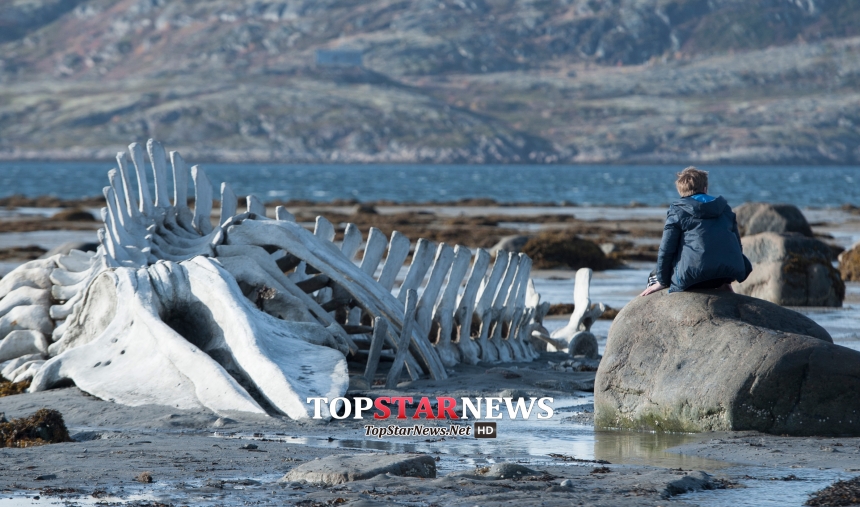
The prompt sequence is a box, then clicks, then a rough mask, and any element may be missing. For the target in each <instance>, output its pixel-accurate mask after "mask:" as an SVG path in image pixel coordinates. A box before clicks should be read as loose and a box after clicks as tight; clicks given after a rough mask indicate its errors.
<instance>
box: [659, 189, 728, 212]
mask: <svg viewBox="0 0 860 507" xmlns="http://www.w3.org/2000/svg"><path fill="white" fill-rule="evenodd" d="M728 205H729V203H728V202H726V200H725V199H724V198H723V196H718V197H711V196H709V195H705V194H697V195H695V196H688V197H682V198H681V199H679V200H677V201H675V202H673V203H672V206H675V207H676V208H678V209H681V210H682V211H685V212H687V213H689V214H690V215H692V216H694V217H696V218H715V217H718V216H720V215H721V214H722V212H723V211H724V210H725V209H726V206H728Z"/></svg>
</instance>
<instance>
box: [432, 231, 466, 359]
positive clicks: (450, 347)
mask: <svg viewBox="0 0 860 507" xmlns="http://www.w3.org/2000/svg"><path fill="white" fill-rule="evenodd" d="M471 257H472V252H471V251H470V250H469V249H468V248H466V247H464V246H461V245H457V246H456V247H455V248H454V261H453V263H452V264H451V272H450V273H449V274H448V282H447V285H446V286H445V292H443V293H442V297H441V298H440V299H439V303H438V304H437V305H436V308H434V309H433V322H434V323H436V325H437V326H438V327H439V338H438V340H437V341H436V353H437V354H439V359H441V360H442V364H444V365H445V366H448V367H451V366H455V365H457V364H458V363H459V362H460V351H459V350H458V349H457V347H456V346H454V344H453V343H451V333H452V332H453V330H454V309H455V307H456V303H457V292H458V291H459V289H460V282H461V281H462V280H463V277H464V276H466V270H467V269H469V260H470V259H471Z"/></svg>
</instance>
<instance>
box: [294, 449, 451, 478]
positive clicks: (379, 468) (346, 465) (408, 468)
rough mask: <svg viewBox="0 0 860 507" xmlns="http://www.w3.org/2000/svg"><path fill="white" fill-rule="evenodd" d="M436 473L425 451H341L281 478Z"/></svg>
mask: <svg viewBox="0 0 860 507" xmlns="http://www.w3.org/2000/svg"><path fill="white" fill-rule="evenodd" d="M382 474H391V475H397V476H402V477H422V478H435V477H436V461H435V460H434V459H433V458H432V457H431V456H427V455H426V454H419V455H416V454H391V455H383V454H357V455H347V454H341V455H337V456H327V457H325V458H322V459H318V460H314V461H309V462H307V463H304V464H302V465H299V466H297V467H296V468H293V469H292V470H290V471H289V472H288V473H287V475H285V476H284V477H283V478H282V479H281V481H282V482H283V481H288V482H296V481H307V482H309V483H314V484H329V485H331V484H342V483H344V482H352V481H362V480H366V479H370V478H371V477H376V476H377V475H382Z"/></svg>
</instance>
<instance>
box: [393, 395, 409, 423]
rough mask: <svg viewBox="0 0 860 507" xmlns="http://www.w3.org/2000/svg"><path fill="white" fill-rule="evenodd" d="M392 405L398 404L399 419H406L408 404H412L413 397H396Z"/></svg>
mask: <svg viewBox="0 0 860 507" xmlns="http://www.w3.org/2000/svg"><path fill="white" fill-rule="evenodd" d="M391 402H392V403H397V418H398V419H406V404H407V403H412V397H411V396H394V397H392V398H391Z"/></svg>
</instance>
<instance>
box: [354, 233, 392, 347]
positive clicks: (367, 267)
mask: <svg viewBox="0 0 860 507" xmlns="http://www.w3.org/2000/svg"><path fill="white" fill-rule="evenodd" d="M386 246H388V241H387V240H386V239H385V234H383V233H382V231H380V230H379V229H377V228H376V227H371V228H370V233H369V234H368V235H367V244H366V245H365V246H364V255H363V256H362V259H361V265H360V266H359V269H361V270H362V271H363V272H365V273H367V274H368V275H370V276H373V275H374V274H375V273H376V268H377V266H379V263H380V262H381V261H382V256H383V254H385V247H386ZM360 321H361V308H353V309H352V310H350V311H349V317H348V318H347V324H359V323H360ZM375 327H376V326H375V325H374V328H375ZM383 335H384V333H383ZM383 339H384V338H383Z"/></svg>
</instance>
